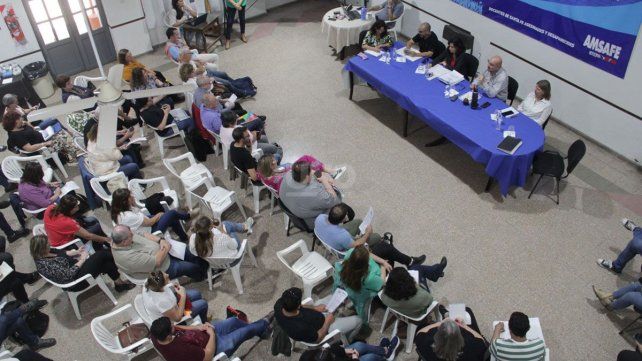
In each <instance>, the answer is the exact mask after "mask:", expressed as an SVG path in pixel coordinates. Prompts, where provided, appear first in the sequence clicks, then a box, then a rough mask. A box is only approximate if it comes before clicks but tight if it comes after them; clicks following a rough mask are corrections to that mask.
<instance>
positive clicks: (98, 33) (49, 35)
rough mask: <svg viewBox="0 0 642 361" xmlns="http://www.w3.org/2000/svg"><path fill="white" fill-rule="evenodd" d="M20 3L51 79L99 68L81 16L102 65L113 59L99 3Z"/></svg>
mask: <svg viewBox="0 0 642 361" xmlns="http://www.w3.org/2000/svg"><path fill="white" fill-rule="evenodd" d="M22 1H23V4H24V6H25V8H26V9H27V13H28V14H29V20H30V21H31V25H32V26H33V28H34V29H35V33H36V35H37V37H38V42H39V43H40V48H41V49H42V52H43V55H44V57H45V60H46V62H47V66H48V67H49V71H50V72H51V74H52V75H53V76H54V77H56V76H57V75H61V74H65V75H72V74H77V73H80V72H82V71H86V70H91V69H94V68H96V67H97V66H98V64H97V63H96V58H95V57H94V52H93V50H92V47H91V42H90V40H89V35H88V34H87V26H86V23H85V20H84V18H83V17H84V16H86V17H87V22H88V23H89V26H90V27H91V29H92V34H93V35H94V40H95V42H96V48H97V50H98V54H99V56H100V61H101V63H103V64H106V63H109V62H111V61H113V60H114V59H116V50H115V49H114V45H113V42H112V40H111V34H110V33H109V27H108V26H107V25H106V22H105V17H104V12H103V9H102V6H101V3H100V1H99V0H22ZM80 1H82V4H83V5H84V8H85V14H83V10H82V9H83V8H82V6H81V3H80Z"/></svg>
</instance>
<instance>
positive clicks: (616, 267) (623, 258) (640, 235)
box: [613, 227, 642, 273]
mask: <svg viewBox="0 0 642 361" xmlns="http://www.w3.org/2000/svg"><path fill="white" fill-rule="evenodd" d="M636 254H642V228H640V227H635V229H634V230H633V239H631V240H630V241H629V243H628V244H627V245H626V248H624V250H622V252H620V255H619V256H618V257H617V259H616V260H615V261H613V271H615V272H618V273H620V272H622V269H623V268H624V266H626V264H627V262H629V261H630V260H632V259H633V257H635V255H636Z"/></svg>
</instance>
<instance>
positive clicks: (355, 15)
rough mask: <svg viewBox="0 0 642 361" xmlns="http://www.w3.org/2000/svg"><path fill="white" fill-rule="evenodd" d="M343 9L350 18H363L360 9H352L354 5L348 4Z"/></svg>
mask: <svg viewBox="0 0 642 361" xmlns="http://www.w3.org/2000/svg"><path fill="white" fill-rule="evenodd" d="M343 11H344V12H345V14H346V16H347V17H348V19H350V20H354V19H359V18H361V14H360V13H359V12H358V11H356V10H352V5H348V6H347V7H344V8H343Z"/></svg>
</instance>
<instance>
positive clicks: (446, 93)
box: [444, 82, 450, 98]
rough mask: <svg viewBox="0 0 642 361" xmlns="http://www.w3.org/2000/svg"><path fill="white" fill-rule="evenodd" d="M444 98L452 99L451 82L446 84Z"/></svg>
mask: <svg viewBox="0 0 642 361" xmlns="http://www.w3.org/2000/svg"><path fill="white" fill-rule="evenodd" d="M444 98H450V82H448V83H446V87H445V88H444Z"/></svg>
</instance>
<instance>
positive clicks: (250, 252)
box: [245, 243, 259, 267]
mask: <svg viewBox="0 0 642 361" xmlns="http://www.w3.org/2000/svg"><path fill="white" fill-rule="evenodd" d="M245 251H246V252H247V254H248V255H249V256H250V261H251V262H252V265H254V267H258V266H259V264H258V262H256V257H255V256H254V251H252V246H251V245H250V244H249V243H248V244H247V247H245Z"/></svg>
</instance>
